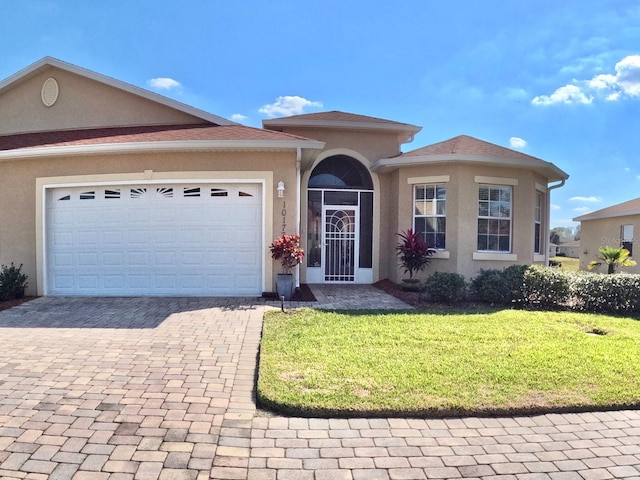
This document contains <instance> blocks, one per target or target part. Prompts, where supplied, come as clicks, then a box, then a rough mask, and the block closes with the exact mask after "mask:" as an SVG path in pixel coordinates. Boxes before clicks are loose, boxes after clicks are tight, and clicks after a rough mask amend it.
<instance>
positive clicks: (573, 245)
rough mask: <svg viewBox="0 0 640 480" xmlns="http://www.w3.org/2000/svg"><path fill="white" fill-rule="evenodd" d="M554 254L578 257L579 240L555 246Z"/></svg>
mask: <svg viewBox="0 0 640 480" xmlns="http://www.w3.org/2000/svg"><path fill="white" fill-rule="evenodd" d="M556 252H557V253H556V254H557V255H560V256H565V257H569V258H580V240H572V241H571V242H564V243H561V244H559V245H558V246H557V247H556Z"/></svg>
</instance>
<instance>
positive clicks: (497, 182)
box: [474, 175, 518, 187]
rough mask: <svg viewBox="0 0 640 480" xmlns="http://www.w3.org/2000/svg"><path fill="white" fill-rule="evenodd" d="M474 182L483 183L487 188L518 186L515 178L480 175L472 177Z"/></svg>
mask: <svg viewBox="0 0 640 480" xmlns="http://www.w3.org/2000/svg"><path fill="white" fill-rule="evenodd" d="M474 182H476V183H484V184H486V185H489V186H496V187H500V186H511V187H515V186H516V185H518V179H517V178H504V177H484V176H482V175H476V176H475V177H474Z"/></svg>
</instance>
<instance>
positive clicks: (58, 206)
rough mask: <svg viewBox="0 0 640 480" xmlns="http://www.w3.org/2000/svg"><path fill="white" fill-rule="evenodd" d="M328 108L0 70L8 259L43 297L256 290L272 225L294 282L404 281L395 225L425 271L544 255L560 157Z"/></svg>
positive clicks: (265, 288)
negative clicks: (418, 250)
mask: <svg viewBox="0 0 640 480" xmlns="http://www.w3.org/2000/svg"><path fill="white" fill-rule="evenodd" d="M420 130H421V127H418V126H415V125H410V124H405V123H400V122H394V121H389V120H383V119H379V118H373V117H367V116H362V115H354V114H349V113H343V112H325V113H315V114H307V115H297V116H292V117H286V118H280V119H272V120H265V121H264V122H263V128H262V129H258V128H251V127H246V126H242V125H238V124H236V123H234V122H231V121H229V120H226V119H224V118H221V117H218V116H216V115H213V114H210V113H207V112H204V111H201V110H198V109H196V108H193V107H190V106H188V105H184V104H181V103H179V102H176V101H174V100H171V99H168V98H166V97H163V96H160V95H157V94H155V93H152V92H149V91H146V90H144V89H140V88H138V87H134V86H132V85H129V84H126V83H123V82H120V81H118V80H115V79H113V78H109V77H105V76H103V75H100V74H97V73H94V72H91V71H88V70H85V69H82V68H79V67H76V66H74V65H70V64H68V63H65V62H61V61H59V60H56V59H52V58H43V59H42V60H40V61H38V62H36V63H35V64H33V65H31V66H29V67H27V68H26V69H24V70H22V71H20V72H18V73H16V74H15V75H13V76H11V77H9V78H7V79H6V80H4V81H2V82H0V207H1V208H0V226H1V227H0V262H1V263H3V264H8V263H9V262H14V263H16V264H23V265H24V267H23V268H24V272H25V273H27V274H28V275H29V279H30V281H29V283H30V292H29V293H38V294H41V295H99V296H102V295H105V296H109V295H112V296H114V295H260V294H262V293H264V292H273V291H274V290H275V274H276V273H277V272H278V271H279V265H278V264H277V263H275V262H274V261H273V260H272V259H271V257H270V254H269V250H268V245H269V243H271V241H272V240H273V238H275V237H277V236H278V235H280V234H281V233H282V232H283V231H285V232H286V233H300V234H301V236H302V239H303V246H304V248H305V251H306V252H307V255H306V258H305V261H304V263H303V264H302V265H300V267H299V269H298V271H297V272H296V273H297V275H296V276H297V281H299V282H300V281H301V282H307V283H373V282H375V281H377V280H380V279H384V278H390V279H392V280H394V281H399V279H400V278H401V277H402V272H401V271H400V269H399V267H398V265H397V259H396V255H395V245H396V243H397V240H398V237H397V233H398V232H400V231H403V230H406V229H408V228H414V229H415V230H417V231H418V232H420V233H421V235H422V236H423V238H424V239H425V240H426V241H427V242H428V243H429V244H430V245H432V246H433V247H435V248H437V249H438V252H437V254H436V255H435V259H434V261H433V262H432V265H430V266H429V267H428V270H429V271H436V270H437V271H446V272H460V273H462V274H464V275H466V276H471V275H474V274H475V273H476V272H478V271H479V270H480V269H481V268H485V269H486V268H503V267H506V266H508V265H512V264H530V263H544V262H546V261H547V260H548V245H547V241H548V237H549V235H548V230H549V204H550V202H549V196H550V193H551V190H552V189H553V188H556V187H559V186H561V185H562V184H564V181H565V180H566V179H567V177H568V175H567V174H566V173H564V172H563V171H562V170H560V169H559V168H558V167H556V166H555V165H553V164H552V163H549V162H546V161H543V160H540V159H537V158H534V157H531V156H529V155H525V154H523V153H520V152H516V151H513V150H509V149H506V148H503V147H499V146H497V145H493V144H490V143H487V142H483V141H481V140H477V139H474V138H471V137H467V136H460V137H456V138H453V139H450V140H447V141H444V142H440V143H437V144H434V145H430V146H427V147H424V148H421V149H418V150H414V151H410V152H406V153H402V151H401V146H402V145H403V144H405V143H407V142H410V141H411V140H413V137H414V136H415V134H416V133H418V132H419V131H420Z"/></svg>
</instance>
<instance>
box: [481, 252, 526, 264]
mask: <svg viewBox="0 0 640 480" xmlns="http://www.w3.org/2000/svg"><path fill="white" fill-rule="evenodd" d="M473 259H474V260H489V261H498V262H517V261H518V255H516V254H515V253H498V252H473Z"/></svg>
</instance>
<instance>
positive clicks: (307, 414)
mask: <svg viewBox="0 0 640 480" xmlns="http://www.w3.org/2000/svg"><path fill="white" fill-rule="evenodd" d="M256 406H257V407H258V408H259V409H261V410H264V411H266V412H269V413H272V414H277V415H281V416H286V417H302V418H431V419H437V418H452V417H455V418H468V417H530V416H539V415H550V414H565V413H587V412H614V411H621V410H640V400H638V401H637V402H632V403H628V404H613V405H595V404H587V405H566V406H559V407H548V406H536V405H533V406H531V407H526V408H479V409H466V408H427V409H418V410H402V411H400V410H343V409H323V408H305V407H297V406H292V405H286V404H282V403H279V402H277V401H274V400H271V399H270V398H268V397H266V396H264V395H263V394H262V393H261V392H260V389H259V388H258V383H257V382H256Z"/></svg>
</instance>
